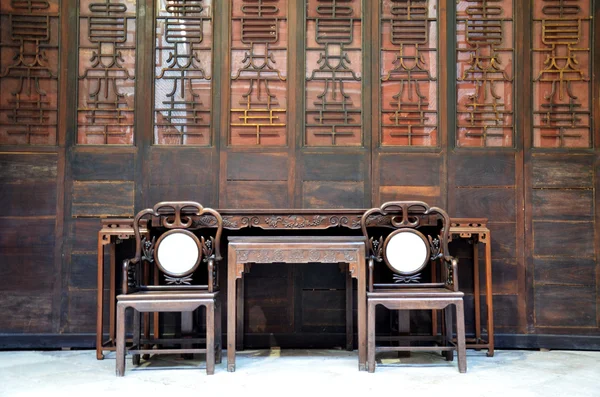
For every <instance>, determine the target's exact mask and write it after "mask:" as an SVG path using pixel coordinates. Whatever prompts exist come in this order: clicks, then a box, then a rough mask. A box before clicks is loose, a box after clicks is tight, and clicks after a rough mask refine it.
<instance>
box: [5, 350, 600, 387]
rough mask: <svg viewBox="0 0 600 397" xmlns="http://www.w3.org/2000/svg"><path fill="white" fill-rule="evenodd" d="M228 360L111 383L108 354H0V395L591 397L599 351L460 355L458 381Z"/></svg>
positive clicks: (335, 353)
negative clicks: (211, 371)
mask: <svg viewBox="0 0 600 397" xmlns="http://www.w3.org/2000/svg"><path fill="white" fill-rule="evenodd" d="M198 358H199V359H201V358H202V357H201V356H200V357H198ZM237 360H238V361H237V367H238V368H237V371H236V372H235V373H227V371H226V366H225V360H223V363H222V364H220V365H217V369H216V373H215V375H213V376H207V375H206V372H205V371H204V369H203V368H204V363H203V362H202V361H191V363H193V364H199V366H200V367H196V368H192V367H190V366H189V365H188V364H189V363H190V361H183V360H180V359H178V358H176V357H170V356H159V357H158V358H157V359H156V360H153V361H152V362H151V363H146V364H142V366H140V367H138V368H132V366H131V360H128V361H127V370H126V373H125V377H124V378H116V377H115V360H114V355H112V356H111V355H109V356H108V358H106V359H105V360H103V361H96V359H95V352H93V351H90V350H87V351H51V352H36V351H26V352H0V396H78V397H87V396H95V395H100V393H102V395H103V396H106V395H126V394H129V395H139V394H140V393H146V392H151V393H154V394H152V395H153V396H161V397H169V396H170V394H167V393H178V392H183V394H181V395H180V396H188V395H196V396H210V395H215V396H225V397H233V396H240V397H242V396H271V395H272V396H278V397H287V396H290V395H291V396H296V395H301V394H305V395H308V396H324V395H328V396H331V397H334V396H335V397H337V396H342V395H344V394H346V395H348V396H358V395H361V394H362V396H364V397H367V395H368V396H373V395H374V394H373V393H376V394H379V395H382V396H384V395H388V396H396V397H399V396H402V395H405V396H411V397H412V396H418V397H422V396H429V395H437V396H447V395H448V394H449V395H451V396H453V395H457V396H458V395H461V396H477V397H479V396H502V397H515V396H544V397H551V396H568V397H577V396H600V352H575V351H547V352H540V351H502V350H500V351H497V352H496V356H495V357H493V358H488V357H486V356H485V353H484V352H475V351H469V352H468V372H467V373H466V374H459V373H458V370H457V367H456V361H454V362H446V361H443V360H442V359H441V357H440V356H439V355H437V354H435V353H416V354H413V355H412V356H411V358H408V359H401V360H399V359H398V358H395V357H394V355H393V353H392V355H389V356H382V357H380V356H378V366H377V371H376V372H375V373H374V374H369V373H366V372H358V365H357V356H356V352H354V353H353V352H345V351H339V350H278V349H273V350H259V351H256V350H255V351H245V352H240V353H238V359H237ZM167 367H169V368H167ZM200 368H201V369H200ZM155 393H158V394H155ZM171 396H173V397H179V395H178V396H175V395H172V394H171Z"/></svg>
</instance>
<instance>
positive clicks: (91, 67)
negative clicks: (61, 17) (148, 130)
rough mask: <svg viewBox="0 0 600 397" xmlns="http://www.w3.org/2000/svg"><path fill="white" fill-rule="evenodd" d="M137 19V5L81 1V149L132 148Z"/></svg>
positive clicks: (105, 0)
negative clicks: (93, 146) (97, 146)
mask: <svg viewBox="0 0 600 397" xmlns="http://www.w3.org/2000/svg"><path fill="white" fill-rule="evenodd" d="M135 18H136V0H79V30H80V35H79V87H78V108H77V143H79V144H133V120H134V117H133V112H134V72H135Z"/></svg>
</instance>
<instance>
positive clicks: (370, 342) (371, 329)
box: [367, 302, 376, 373]
mask: <svg viewBox="0 0 600 397" xmlns="http://www.w3.org/2000/svg"><path fill="white" fill-rule="evenodd" d="M367 306H368V309H367V370H368V371H369V372H371V373H373V372H375V306H376V305H375V304H374V303H372V302H367Z"/></svg>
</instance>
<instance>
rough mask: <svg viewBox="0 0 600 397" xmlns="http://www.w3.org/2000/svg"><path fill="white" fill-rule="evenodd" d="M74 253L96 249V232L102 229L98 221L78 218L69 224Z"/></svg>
mask: <svg viewBox="0 0 600 397" xmlns="http://www.w3.org/2000/svg"><path fill="white" fill-rule="evenodd" d="M71 225H72V226H71V227H72V228H73V240H72V245H71V248H72V249H73V250H74V251H96V249H97V247H98V231H99V230H100V228H101V227H102V224H101V222H100V220H99V219H93V218H91V219H85V218H78V219H74V220H73V221H72V222H71Z"/></svg>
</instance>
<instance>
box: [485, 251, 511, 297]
mask: <svg viewBox="0 0 600 397" xmlns="http://www.w3.org/2000/svg"><path fill="white" fill-rule="evenodd" d="M479 264H480V265H482V267H481V271H480V273H479V278H480V280H481V283H482V284H481V285H482V286H483V285H485V268H484V267H483V264H484V262H483V261H481V260H480V261H479ZM518 272H519V268H518V266H517V264H516V263H515V261H514V260H510V259H493V260H492V286H493V287H494V289H493V291H494V294H505V295H511V294H512V295H517V294H519V286H518V284H517V279H518V277H519V275H518ZM482 293H485V290H484V289H483V287H482Z"/></svg>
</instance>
